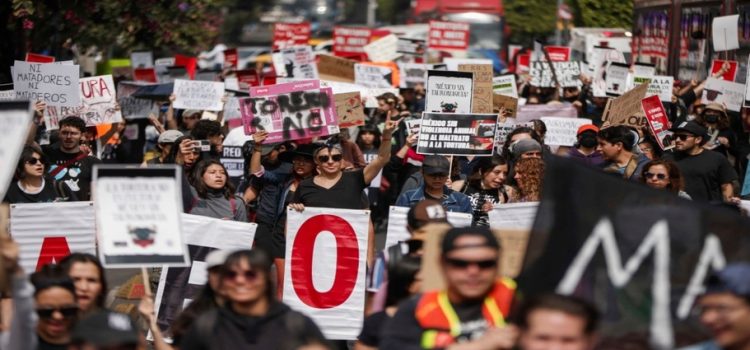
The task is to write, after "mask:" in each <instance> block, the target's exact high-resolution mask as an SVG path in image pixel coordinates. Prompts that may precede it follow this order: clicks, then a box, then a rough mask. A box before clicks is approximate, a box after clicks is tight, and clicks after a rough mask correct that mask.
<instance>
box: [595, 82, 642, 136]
mask: <svg viewBox="0 0 750 350" xmlns="http://www.w3.org/2000/svg"><path fill="white" fill-rule="evenodd" d="M647 90H648V85H647V84H641V85H640V86H637V87H636V88H634V89H632V90H630V91H628V92H626V93H624V94H623V95H622V96H620V97H618V98H615V99H611V100H609V101H608V102H607V106H606V107H605V108H604V113H603V114H602V120H603V121H606V122H609V124H610V125H618V124H624V125H633V126H638V127H640V126H646V121H645V118H642V117H640V116H641V115H642V114H643V111H642V110H641V103H640V101H641V100H642V99H643V97H644V96H645V95H646V91H647Z"/></svg>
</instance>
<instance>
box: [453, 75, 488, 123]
mask: <svg viewBox="0 0 750 350" xmlns="http://www.w3.org/2000/svg"><path fill="white" fill-rule="evenodd" d="M458 70H459V71H461V72H471V73H472V74H473V75H474V80H473V88H472V89H473V91H472V98H471V112H472V113H492V66H491V65H489V64H459V65H458Z"/></svg>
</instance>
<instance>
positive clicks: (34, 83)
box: [13, 61, 81, 107]
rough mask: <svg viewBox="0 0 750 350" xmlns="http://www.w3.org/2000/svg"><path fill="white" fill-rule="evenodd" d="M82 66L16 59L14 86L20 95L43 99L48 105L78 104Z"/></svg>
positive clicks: (75, 105) (71, 105) (32, 99)
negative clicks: (80, 69) (80, 67)
mask: <svg viewBox="0 0 750 350" xmlns="http://www.w3.org/2000/svg"><path fill="white" fill-rule="evenodd" d="M79 75H80V72H79V67H78V66H75V65H65V64H44V63H28V62H23V61H15V64H14V65H13V90H15V91H16V98H17V99H24V100H30V101H37V100H41V101H43V102H44V103H46V104H47V105H48V106H58V107H78V106H79V105H80V103H81V100H80V97H79V85H78V77H79Z"/></svg>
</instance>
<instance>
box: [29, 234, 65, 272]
mask: <svg viewBox="0 0 750 350" xmlns="http://www.w3.org/2000/svg"><path fill="white" fill-rule="evenodd" d="M68 255H70V248H69V247H68V240H67V239H65V237H44V242H42V249H41V251H40V252H39V260H37V262H36V271H39V270H40V269H41V268H42V266H44V265H47V264H49V263H57V262H59V261H60V260H62V258H64V257H66V256H68Z"/></svg>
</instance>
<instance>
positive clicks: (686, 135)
mask: <svg viewBox="0 0 750 350" xmlns="http://www.w3.org/2000/svg"><path fill="white" fill-rule="evenodd" d="M674 137H675V138H677V139H679V140H680V141H685V140H687V139H688V137H695V136H693V135H688V134H675V135H674Z"/></svg>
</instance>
